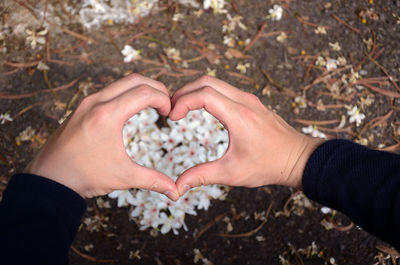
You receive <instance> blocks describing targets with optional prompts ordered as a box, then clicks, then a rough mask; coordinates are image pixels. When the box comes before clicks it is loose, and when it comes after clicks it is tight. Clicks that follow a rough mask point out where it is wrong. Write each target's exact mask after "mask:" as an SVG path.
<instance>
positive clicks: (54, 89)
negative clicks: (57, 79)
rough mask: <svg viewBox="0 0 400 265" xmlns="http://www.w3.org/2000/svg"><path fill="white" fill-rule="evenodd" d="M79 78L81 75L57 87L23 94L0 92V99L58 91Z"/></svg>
mask: <svg viewBox="0 0 400 265" xmlns="http://www.w3.org/2000/svg"><path fill="white" fill-rule="evenodd" d="M80 78H81V77H79V78H77V79H75V80H73V81H72V82H70V83H68V84H65V85H62V86H59V87H56V88H53V89H43V90H39V91H35V92H31V93H25V94H7V93H3V92H0V99H21V98H29V97H32V96H36V95H38V94H40V93H49V92H53V91H59V90H63V89H67V88H69V87H71V86H73V85H75V84H76V82H78V80H79V79H80Z"/></svg>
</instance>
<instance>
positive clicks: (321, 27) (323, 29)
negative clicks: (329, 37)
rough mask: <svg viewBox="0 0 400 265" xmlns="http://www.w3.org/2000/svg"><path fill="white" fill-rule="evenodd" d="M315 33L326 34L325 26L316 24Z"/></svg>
mask: <svg viewBox="0 0 400 265" xmlns="http://www.w3.org/2000/svg"><path fill="white" fill-rule="evenodd" d="M314 32H315V34H323V35H326V28H325V27H323V26H318V27H317V28H316V29H315V30H314Z"/></svg>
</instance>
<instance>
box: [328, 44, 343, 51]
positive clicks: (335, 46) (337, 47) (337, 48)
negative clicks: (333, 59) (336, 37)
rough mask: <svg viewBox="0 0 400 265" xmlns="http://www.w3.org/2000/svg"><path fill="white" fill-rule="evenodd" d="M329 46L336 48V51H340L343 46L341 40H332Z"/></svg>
mask: <svg viewBox="0 0 400 265" xmlns="http://www.w3.org/2000/svg"><path fill="white" fill-rule="evenodd" d="M329 47H331V48H332V50H334V51H336V52H338V51H340V50H341V49H342V48H341V47H340V44H339V42H335V43H332V42H330V43H329Z"/></svg>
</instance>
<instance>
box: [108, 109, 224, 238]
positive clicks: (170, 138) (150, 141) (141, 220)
mask: <svg viewBox="0 0 400 265" xmlns="http://www.w3.org/2000/svg"><path fill="white" fill-rule="evenodd" d="M158 119H159V115H158V114H157V112H156V111H155V110H154V109H151V108H149V109H146V110H143V111H141V112H140V113H138V114H137V115H135V116H134V117H132V118H131V119H129V120H128V121H127V122H126V124H125V127H124V130H123V139H124V144H125V148H126V151H127V153H128V154H129V156H130V157H131V158H132V159H133V160H134V161H135V162H136V163H138V164H140V165H142V166H146V167H150V168H154V169H156V170H158V171H160V172H163V173H164V174H166V175H168V176H169V177H171V178H172V179H173V180H174V181H176V179H177V176H178V175H180V174H182V173H183V172H184V171H185V170H186V169H188V168H190V167H193V166H195V165H197V164H200V163H205V162H209V161H213V160H216V159H218V158H219V157H221V156H222V155H223V154H224V153H225V151H226V149H227V147H228V143H229V136H228V133H227V131H226V130H225V129H224V127H223V126H222V125H221V124H220V123H219V121H218V120H217V119H216V118H214V117H213V116H212V115H211V114H209V113H208V112H206V111H204V110H196V111H191V112H189V113H188V115H187V116H186V117H185V118H184V119H181V120H179V121H171V120H167V123H168V125H169V127H163V128H159V127H158V126H157V124H156V122H157V120H158ZM224 196H225V194H224V190H223V188H222V187H221V186H218V185H208V186H202V187H198V188H194V189H192V190H190V191H189V192H187V193H186V194H185V195H184V196H182V197H181V198H180V199H179V200H178V201H176V202H173V201H171V200H169V199H168V198H167V197H165V196H164V195H161V194H159V193H157V192H153V191H147V190H128V191H114V192H112V193H110V194H109V197H110V198H116V199H118V207H122V206H125V205H132V206H134V209H133V211H132V212H131V216H132V217H134V218H136V220H138V224H139V226H140V228H141V229H146V228H150V227H151V228H154V229H160V231H161V233H163V234H165V233H168V232H169V231H171V230H172V231H173V232H174V233H175V234H177V233H178V229H180V228H182V227H183V228H184V229H185V230H187V227H186V225H185V222H184V218H185V214H191V215H196V214H197V213H196V209H197V210H200V209H204V210H207V209H208V207H209V206H210V199H223V198H224Z"/></svg>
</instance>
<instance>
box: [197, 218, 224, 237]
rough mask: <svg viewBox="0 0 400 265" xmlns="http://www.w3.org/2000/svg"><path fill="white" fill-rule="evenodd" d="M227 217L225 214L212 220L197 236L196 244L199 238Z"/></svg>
mask: <svg viewBox="0 0 400 265" xmlns="http://www.w3.org/2000/svg"><path fill="white" fill-rule="evenodd" d="M224 216H225V213H223V214H220V215H218V216H216V217H214V219H212V220H211V221H210V222H208V223H207V224H206V225H205V226H204V228H203V229H202V230H201V231H200V232H199V233H198V234H197V235H196V236H195V238H194V241H195V242H196V241H197V240H198V239H199V237H201V236H202V235H203V234H204V233H205V232H207V231H208V230H209V229H210V228H211V227H213V226H214V225H215V224H216V223H218V222H219V221H221V219H222V218H223V217H224Z"/></svg>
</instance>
